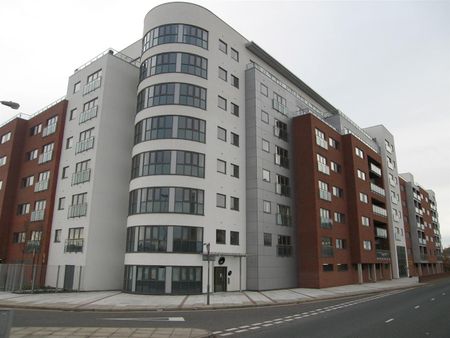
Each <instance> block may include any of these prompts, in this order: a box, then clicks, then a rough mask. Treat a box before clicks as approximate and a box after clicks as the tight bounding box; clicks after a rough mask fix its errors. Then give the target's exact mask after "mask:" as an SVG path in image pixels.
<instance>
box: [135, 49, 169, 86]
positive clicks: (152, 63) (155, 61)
mask: <svg viewBox="0 0 450 338" xmlns="http://www.w3.org/2000/svg"><path fill="white" fill-rule="evenodd" d="M176 65H177V53H173V52H172V53H161V54H157V55H153V56H152V57H151V58H148V59H147V60H145V61H144V62H143V63H142V64H141V68H140V80H143V79H145V78H146V77H149V76H153V75H157V74H163V73H175V72H176Z"/></svg>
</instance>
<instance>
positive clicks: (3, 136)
mask: <svg viewBox="0 0 450 338" xmlns="http://www.w3.org/2000/svg"><path fill="white" fill-rule="evenodd" d="M9 140H11V132H7V133H6V134H4V135H2V140H1V142H0V143H1V144H3V143H6V142H8V141H9Z"/></svg>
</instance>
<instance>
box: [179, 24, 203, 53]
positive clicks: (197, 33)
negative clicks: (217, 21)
mask: <svg viewBox="0 0 450 338" xmlns="http://www.w3.org/2000/svg"><path fill="white" fill-rule="evenodd" d="M181 27H182V31H183V38H182V42H183V43H187V44H190V45H194V46H198V47H201V48H204V49H208V32H207V31H205V30H203V29H201V28H199V27H195V26H191V25H181Z"/></svg>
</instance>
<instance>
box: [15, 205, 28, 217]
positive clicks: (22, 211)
mask: <svg viewBox="0 0 450 338" xmlns="http://www.w3.org/2000/svg"><path fill="white" fill-rule="evenodd" d="M29 212H30V203H22V204H19V205H18V206H17V215H26V214H28V213H29Z"/></svg>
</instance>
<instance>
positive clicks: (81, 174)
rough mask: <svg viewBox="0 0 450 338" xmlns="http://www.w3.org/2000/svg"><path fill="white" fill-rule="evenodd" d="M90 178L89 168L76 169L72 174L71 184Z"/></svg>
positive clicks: (87, 180) (86, 180)
mask: <svg viewBox="0 0 450 338" xmlns="http://www.w3.org/2000/svg"><path fill="white" fill-rule="evenodd" d="M90 179H91V169H86V170H82V171H77V172H74V173H73V174H72V185H77V184H81V183H84V182H89V180H90Z"/></svg>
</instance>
